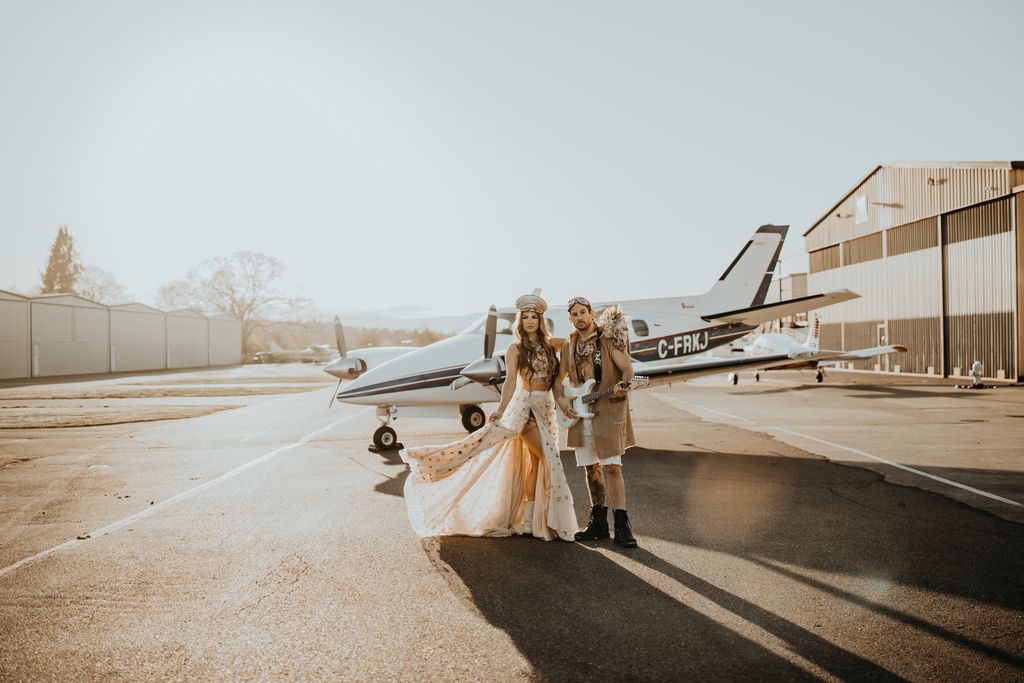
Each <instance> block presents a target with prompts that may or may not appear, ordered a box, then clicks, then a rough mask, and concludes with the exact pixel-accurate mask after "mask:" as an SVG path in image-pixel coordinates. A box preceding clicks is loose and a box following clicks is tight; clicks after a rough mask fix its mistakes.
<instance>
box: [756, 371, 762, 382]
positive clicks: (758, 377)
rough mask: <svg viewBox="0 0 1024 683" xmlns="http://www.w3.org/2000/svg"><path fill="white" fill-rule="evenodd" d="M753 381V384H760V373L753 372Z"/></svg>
mask: <svg viewBox="0 0 1024 683" xmlns="http://www.w3.org/2000/svg"><path fill="white" fill-rule="evenodd" d="M754 381H755V382H760V381H761V373H760V372H755V373H754Z"/></svg>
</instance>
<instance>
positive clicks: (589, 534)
mask: <svg viewBox="0 0 1024 683" xmlns="http://www.w3.org/2000/svg"><path fill="white" fill-rule="evenodd" d="M610 535H611V534H609V533H608V508H607V507H606V506H604V505H595V506H594V507H592V508H590V521H589V522H587V528H586V529H584V530H583V531H577V532H576V540H577V541H596V540H598V539H601V538H608V537H609V536H610Z"/></svg>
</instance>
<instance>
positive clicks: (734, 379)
mask: <svg viewBox="0 0 1024 683" xmlns="http://www.w3.org/2000/svg"><path fill="white" fill-rule="evenodd" d="M739 381H740V378H739V375H737V374H736V373H735V372H730V373H729V383H730V384H732V385H733V386H736V383H737V382H739Z"/></svg>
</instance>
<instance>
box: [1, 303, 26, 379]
mask: <svg viewBox="0 0 1024 683" xmlns="http://www.w3.org/2000/svg"><path fill="white" fill-rule="evenodd" d="M29 309H30V304H29V299H28V297H26V296H22V295H20V294H15V293H14V292H8V291H5V290H3V289H0V379H19V378H23V377H29V376H30V375H31V373H32V366H31V362H30V359H31V357H32V350H31V348H32V347H31V337H30V335H29V321H30V319H31V318H30V310H29Z"/></svg>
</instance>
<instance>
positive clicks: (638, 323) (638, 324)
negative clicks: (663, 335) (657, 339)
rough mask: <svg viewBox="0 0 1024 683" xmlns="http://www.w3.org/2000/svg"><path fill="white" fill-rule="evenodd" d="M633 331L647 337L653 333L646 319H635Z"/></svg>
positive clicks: (637, 334) (639, 335)
mask: <svg viewBox="0 0 1024 683" xmlns="http://www.w3.org/2000/svg"><path fill="white" fill-rule="evenodd" d="M633 332H634V333H635V334H636V336H638V337H646V336H647V335H649V334H650V333H651V330H650V329H649V328H648V327H647V321H646V320H636V319H634V320H633Z"/></svg>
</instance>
